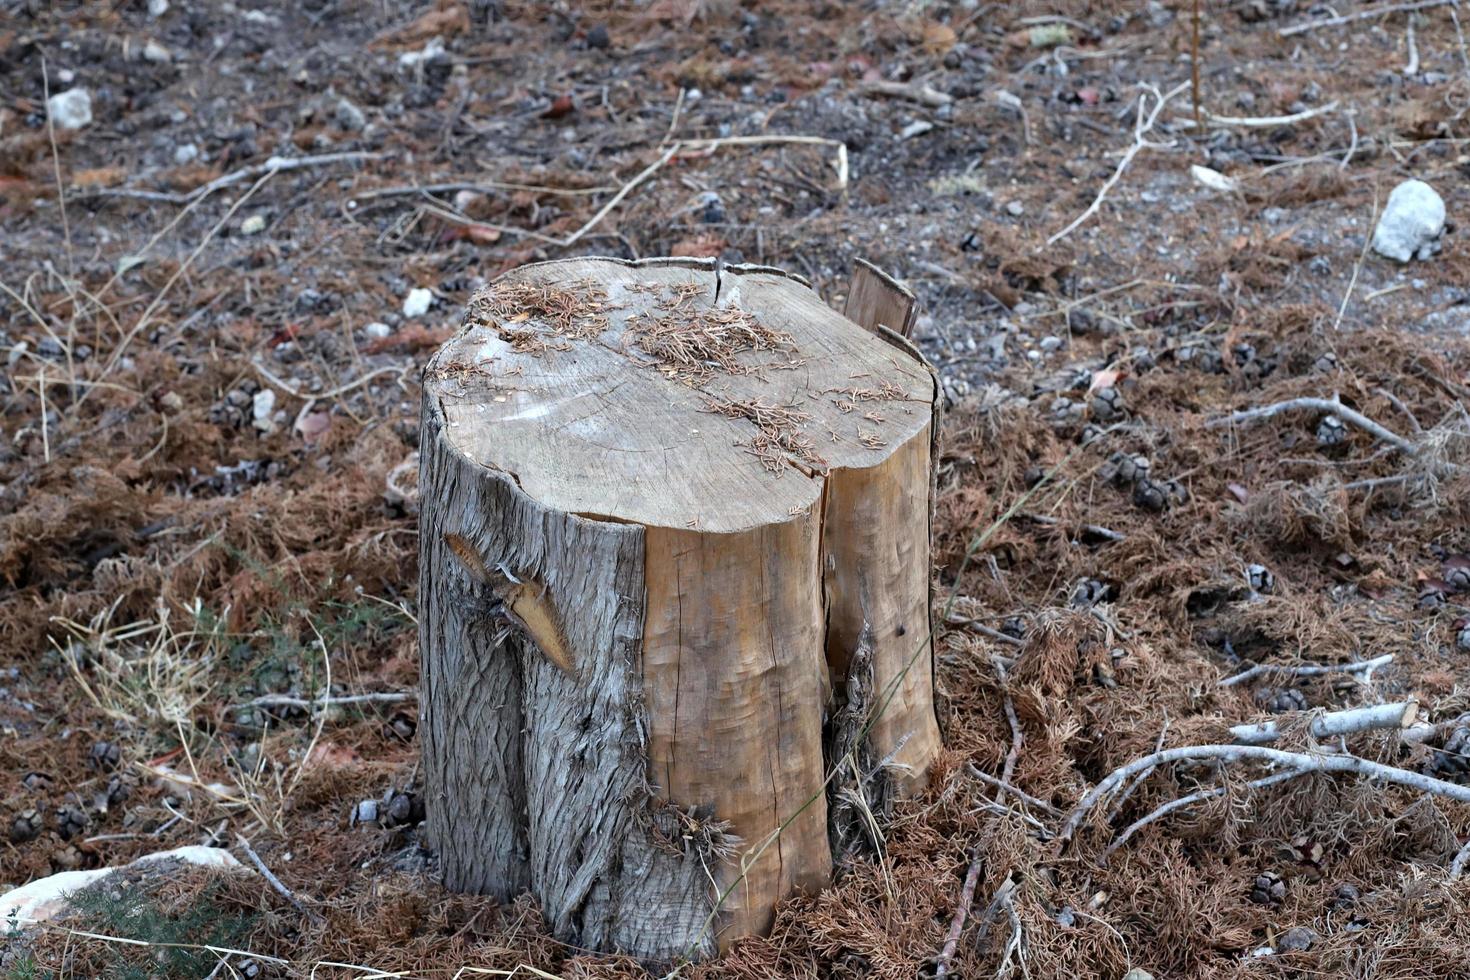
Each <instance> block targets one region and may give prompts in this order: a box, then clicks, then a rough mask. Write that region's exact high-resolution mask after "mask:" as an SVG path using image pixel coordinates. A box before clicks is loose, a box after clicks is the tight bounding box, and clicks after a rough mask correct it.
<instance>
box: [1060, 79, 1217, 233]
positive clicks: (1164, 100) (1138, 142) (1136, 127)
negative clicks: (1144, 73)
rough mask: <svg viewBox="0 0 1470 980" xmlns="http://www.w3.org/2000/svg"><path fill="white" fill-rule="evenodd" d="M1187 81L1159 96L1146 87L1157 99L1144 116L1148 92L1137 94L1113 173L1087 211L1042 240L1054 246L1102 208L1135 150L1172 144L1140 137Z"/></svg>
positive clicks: (1163, 148)
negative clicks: (1128, 135)
mask: <svg viewBox="0 0 1470 980" xmlns="http://www.w3.org/2000/svg"><path fill="white" fill-rule="evenodd" d="M1189 84H1190V83H1189V82H1181V83H1180V84H1178V85H1176V86H1174V87H1173V88H1171V89H1170V90H1169V91H1167V92H1165V93H1163V94H1162V95H1160V94H1159V90H1158V88H1156V87H1155V86H1147V88H1148V89H1150V90H1151V91H1152V92H1153V94H1154V97H1155V98H1156V99H1158V102H1156V103H1155V104H1154V107H1153V109H1152V110H1151V111H1150V112H1149V113H1148V115H1147V116H1145V115H1144V108H1145V107H1146V106H1147V104H1148V94H1147V93H1145V94H1143V95H1140V96H1139V97H1138V119H1137V120H1136V121H1135V122H1134V124H1133V145H1132V146H1130V147H1129V148H1128V149H1126V150H1124V151H1123V159H1121V160H1119V161H1118V169H1117V170H1114V171H1113V175H1112V176H1111V177H1109V178H1108V179H1107V182H1106V183H1105V184H1103V186H1102V190H1100V191H1098V192H1097V197H1095V198H1093V201H1092V203H1091V204H1089V205H1088V206H1087V210H1086V211H1083V212H1082V213H1081V214H1079V215H1078V216H1077V217H1076V218H1075V219H1074V220H1073V221H1072V223H1071V224H1069V225H1067V227H1065V228H1063V229H1062V230H1061V231H1059V232H1057V233H1056V234H1055V235H1052V236H1051V237H1050V238H1048V239H1047V240H1046V244H1047V245H1048V246H1051V245H1055V244H1056V243H1057V242H1059V241H1061V240H1062V239H1063V238H1066V237H1067V236H1068V235H1070V234H1071V233H1072V232H1073V231H1074V230H1075V229H1076V228H1077V226H1079V225H1081V224H1082V223H1083V222H1084V221H1086V220H1087V219H1088V218H1090V217H1092V216H1093V215H1094V214H1097V212H1098V211H1099V210H1100V209H1101V208H1102V203H1103V201H1104V200H1105V199H1106V198H1107V196H1108V191H1110V190H1112V189H1113V185H1114V184H1116V183H1117V182H1118V181H1119V180H1120V179H1121V178H1122V176H1123V171H1125V170H1127V169H1128V165H1129V164H1130V163H1132V162H1133V158H1134V157H1136V156H1138V154H1139V151H1141V150H1145V149H1149V150H1165V149H1168V148H1169V147H1171V146H1173V145H1174V141H1173V140H1169V141H1168V142H1167V143H1154V142H1150V141H1149V140H1146V139H1144V135H1145V134H1146V133H1148V132H1149V131H1151V130H1152V129H1153V128H1154V124H1155V123H1157V122H1158V121H1159V113H1161V112H1163V111H1164V106H1166V105H1168V104H1169V100H1170V99H1172V98H1174V96H1176V95H1178V94H1179V93H1180V92H1183V91H1184V90H1185V89H1187V88H1189Z"/></svg>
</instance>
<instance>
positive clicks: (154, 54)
mask: <svg viewBox="0 0 1470 980" xmlns="http://www.w3.org/2000/svg"><path fill="white" fill-rule="evenodd" d="M143 60H144V61H151V62H153V63H154V64H155V65H166V64H168V63H169V62H170V61H173V60H174V56H173V52H171V51H169V49H168V48H166V47H164V46H163V45H161V44H159V43H158V42H157V41H152V40H150V41H149V42H148V43H147V44H145V45H143Z"/></svg>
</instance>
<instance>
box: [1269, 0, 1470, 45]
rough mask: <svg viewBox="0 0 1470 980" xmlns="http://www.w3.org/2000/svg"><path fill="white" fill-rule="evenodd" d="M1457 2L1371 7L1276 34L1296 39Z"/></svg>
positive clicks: (1422, 0) (1423, 1)
mask: <svg viewBox="0 0 1470 980" xmlns="http://www.w3.org/2000/svg"><path fill="white" fill-rule="evenodd" d="M1456 2H1457V0H1416V2H1414V3H1395V4H1389V5H1388V6H1384V7H1369V8H1368V9H1367V10H1359V11H1357V12H1355V13H1351V14H1339V15H1338V16H1336V17H1324V18H1322V19H1321V20H1309V21H1305V22H1303V23H1301V24H1292V25H1291V26H1290V27H1283V28H1281V30H1279V31H1277V32H1276V33H1277V34H1278V35H1280V36H1281V37H1295V36H1296V35H1298V34H1305V33H1306V32H1307V31H1315V30H1316V29H1317V28H1319V27H1337V26H1339V25H1341V24H1349V23H1352V22H1353V21H1355V20H1368V19H1369V18H1372V17H1381V16H1383V15H1384V14H1393V13H1399V12H1402V11H1407V10H1428V9H1429V8H1430V7H1443V6H1445V5H1446V4H1454V3H1456Z"/></svg>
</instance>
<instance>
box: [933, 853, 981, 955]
mask: <svg viewBox="0 0 1470 980" xmlns="http://www.w3.org/2000/svg"><path fill="white" fill-rule="evenodd" d="M979 880H980V848H979V847H978V846H977V847H976V848H975V856H974V858H973V859H972V860H971V861H970V870H969V871H967V872H965V883H964V885H963V886H962V887H961V888H960V903H959V905H958V907H956V908H955V910H954V918H953V919H950V920H949V935H948V936H946V937H945V939H944V948H943V949H941V950H940V951H939V956H938V958H936V959H935V961H934V976H935V978H936V980H940V978H943V977H947V976H949V962H950V960H952V959H954V951H955V947H957V946H958V945H959V944H960V936H961V935H962V934H963V933H964V931H965V919H967V918H968V917H969V915H970V906H971V905H973V904H975V882H977V881H979Z"/></svg>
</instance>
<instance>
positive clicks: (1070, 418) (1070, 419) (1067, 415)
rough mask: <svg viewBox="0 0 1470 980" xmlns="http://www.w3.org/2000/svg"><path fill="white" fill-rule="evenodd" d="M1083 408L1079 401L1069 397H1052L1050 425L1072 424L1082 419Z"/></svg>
mask: <svg viewBox="0 0 1470 980" xmlns="http://www.w3.org/2000/svg"><path fill="white" fill-rule="evenodd" d="M1084 412H1085V409H1084V408H1083V407H1082V405H1081V403H1079V402H1074V401H1072V399H1070V398H1061V397H1058V398H1054V399H1052V403H1051V409H1050V413H1051V422H1052V425H1072V424H1074V423H1076V422H1081V421H1082V416H1083V414H1084Z"/></svg>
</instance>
